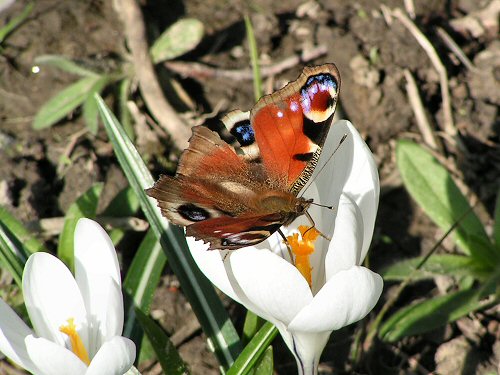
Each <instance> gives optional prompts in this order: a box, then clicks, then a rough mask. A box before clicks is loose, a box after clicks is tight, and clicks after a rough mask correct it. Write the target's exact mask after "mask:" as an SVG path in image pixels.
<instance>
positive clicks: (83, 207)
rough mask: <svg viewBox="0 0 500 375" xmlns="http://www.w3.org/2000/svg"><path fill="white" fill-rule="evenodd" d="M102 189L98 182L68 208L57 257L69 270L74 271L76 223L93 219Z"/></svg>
mask: <svg viewBox="0 0 500 375" xmlns="http://www.w3.org/2000/svg"><path fill="white" fill-rule="evenodd" d="M102 188H103V184H102V183H100V182H99V183H97V184H95V185H94V186H92V187H91V188H90V189H88V190H87V191H86V192H85V193H83V194H82V195H81V196H80V197H79V198H78V199H77V200H76V201H75V202H74V203H73V204H72V205H71V206H70V207H69V209H68V212H67V213H66V216H65V220H64V227H63V230H62V232H61V234H60V236H59V245H58V246H57V257H58V258H59V259H61V260H62V261H63V262H64V263H66V265H67V266H68V267H69V269H70V270H73V269H74V252H73V250H74V236H75V228H76V223H77V222H78V220H80V219H81V218H82V217H86V218H89V219H93V218H95V216H96V211H97V205H98V204H99V197H100V196H101V192H102Z"/></svg>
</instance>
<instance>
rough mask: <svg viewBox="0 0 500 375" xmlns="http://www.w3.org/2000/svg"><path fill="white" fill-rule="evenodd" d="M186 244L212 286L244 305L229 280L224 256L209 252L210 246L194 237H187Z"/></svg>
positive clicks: (217, 252)
mask: <svg viewBox="0 0 500 375" xmlns="http://www.w3.org/2000/svg"><path fill="white" fill-rule="evenodd" d="M186 242H187V244H188V247H189V249H190V251H191V255H192V256H193V258H194V261H195V262H196V264H197V265H198V268H199V269H200V270H201V272H203V274H204V275H205V276H206V277H208V279H209V280H210V281H211V282H212V284H214V285H215V286H216V287H217V288H219V289H220V290H221V291H222V292H224V293H225V294H226V295H228V296H229V297H231V298H232V299H233V300H235V301H236V302H238V303H241V304H243V302H242V301H241V300H240V299H239V298H238V296H237V294H236V291H235V290H234V288H233V285H232V284H231V281H230V280H229V277H228V274H227V272H226V268H225V265H224V255H222V254H221V252H219V251H216V250H214V251H211V250H208V246H209V245H208V244H206V243H204V242H203V241H201V240H196V239H195V238H194V237H186ZM235 251H240V250H235Z"/></svg>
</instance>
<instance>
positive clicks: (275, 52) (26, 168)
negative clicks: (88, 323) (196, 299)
mask: <svg viewBox="0 0 500 375" xmlns="http://www.w3.org/2000/svg"><path fill="white" fill-rule="evenodd" d="M111 3H112V2H110V1H102V0H86V1H81V0H80V1H79V0H70V1H57V0H53V1H52V0H40V1H37V2H36V3H35V6H34V9H33V11H32V13H31V15H30V17H29V18H28V19H27V21H26V22H25V23H23V24H22V25H21V26H20V27H19V28H18V29H17V30H15V31H14V32H13V33H12V34H11V35H9V36H8V38H7V39H6V40H5V41H4V42H3V43H2V44H1V50H0V52H1V53H0V204H2V205H3V206H6V207H7V208H8V209H9V211H10V212H12V213H13V214H14V215H15V216H16V217H17V218H18V219H20V220H22V221H23V222H25V223H31V222H36V221H38V220H40V219H45V218H53V217H61V216H63V215H64V213H65V212H66V210H67V209H68V207H69V205H70V204H71V203H72V202H74V200H75V199H76V198H77V197H78V196H79V195H80V194H82V193H83V192H84V191H85V190H87V189H88V188H89V187H90V186H91V185H92V184H93V183H95V182H97V181H103V182H104V183H105V188H104V190H105V197H112V196H114V194H116V192H117V191H118V190H120V189H122V188H123V187H124V186H125V185H126V180H125V178H124V176H123V175H122V173H121V171H120V169H119V166H118V165H117V162H116V160H115V158H114V156H113V152H112V149H111V147H110V145H109V144H108V142H107V140H106V135H105V132H104V131H103V129H102V128H101V129H100V130H99V132H98V134H97V135H96V136H93V135H92V134H90V133H89V132H87V131H85V126H84V123H83V120H82V117H81V116H80V111H78V110H77V111H75V112H74V113H73V114H72V116H71V117H70V118H66V119H65V120H63V121H61V122H60V123H58V124H57V125H56V126H53V127H51V128H49V129H46V130H40V131H35V130H33V128H32V122H33V118H34V115H35V114H36V112H37V110H38V109H39V108H40V106H41V105H42V104H43V103H45V102H46V101H47V100H48V98H50V97H51V96H53V95H55V94H56V93H58V92H59V91H60V90H61V89H63V88H64V87H66V86H67V85H68V84H70V83H71V82H74V80H75V76H73V75H71V74H68V73H64V72H61V71H60V70H57V69H54V68H49V67H42V69H41V71H40V72H39V73H36V74H35V73H33V71H32V67H33V65H34V59H35V57H37V56H39V55H43V54H59V55H64V56H66V57H68V58H71V59H74V60H77V61H80V62H83V63H85V64H89V66H92V67H98V68H99V69H112V68H113V66H117V65H119V64H121V63H122V62H123V61H130V55H129V53H128V51H127V46H126V44H125V37H124V31H123V25H122V24H121V22H120V19H119V17H118V16H117V14H116V12H115V11H114V9H113V7H112V4H111ZM140 3H141V6H142V11H143V15H144V17H145V20H146V22H145V24H146V25H147V30H148V35H149V37H150V38H151V40H150V42H151V41H152V40H154V38H155V37H157V36H158V35H159V34H160V33H161V31H162V30H164V29H165V27H167V26H168V25H170V24H171V23H173V22H174V21H175V20H177V19H179V18H183V17H192V18H196V19H199V20H200V21H202V23H203V25H204V27H205V38H204V40H203V41H202V43H201V44H200V45H199V46H198V47H197V48H196V49H195V50H193V51H191V52H190V53H188V54H187V55H185V56H182V57H181V58H179V59H178V60H179V61H192V62H199V63H204V64H207V65H209V66H212V67H216V68H217V69H221V70H227V69H235V70H243V69H248V68H249V67H250V57H249V51H248V46H247V41H246V38H245V25H244V22H243V14H248V15H249V16H250V18H251V20H252V22H253V26H254V29H255V35H256V38H257V44H258V48H259V52H260V61H261V64H262V66H273V65H275V64H276V63H278V62H280V61H283V60H286V59H290V58H291V57H293V56H297V54H300V53H301V52H303V51H308V50H311V49H312V48H315V47H317V46H324V47H326V48H325V53H324V54H322V55H321V56H319V57H318V58H316V59H314V60H311V61H307V62H299V63H297V64H295V65H294V66H293V67H291V68H289V69H286V70H280V71H278V72H277V74H274V75H272V76H270V77H267V78H265V80H264V86H265V88H266V90H267V91H271V90H272V89H275V88H277V87H280V86H282V85H283V84H284V83H286V82H288V81H289V80H292V79H295V78H296V77H297V75H298V73H299V72H300V70H301V69H302V66H303V65H305V64H311V65H312V64H319V63H322V62H334V63H335V64H337V66H338V67H339V70H340V72H341V75H342V90H341V107H342V111H343V117H346V118H348V119H350V120H351V122H352V123H353V124H354V125H355V126H356V127H357V128H358V129H359V130H360V132H361V134H362V135H363V137H364V138H365V139H366V141H367V143H368V145H369V146H370V148H371V149H372V151H373V152H374V154H375V157H376V161H377V164H378V167H379V171H380V177H381V183H382V197H381V201H380V209H379V215H378V221H377V227H376V234H375V240H374V242H373V246H372V250H371V252H370V262H371V266H372V268H374V270H375V271H376V270H378V269H381V268H382V267H384V266H386V265H388V264H390V263H392V262H394V261H396V260H399V259H404V258H408V257H412V256H416V255H419V254H424V253H426V251H428V250H429V249H430V248H431V247H432V246H433V245H434V244H435V242H436V241H437V239H438V238H439V237H440V236H441V235H442V232H441V231H440V230H438V229H437V228H436V226H435V225H434V224H433V223H432V222H431V221H430V220H429V219H428V218H427V217H426V216H425V214H423V213H422V211H421V209H419V208H418V207H417V206H416V204H415V203H414V202H413V201H412V199H411V198H410V197H409V195H408V194H407V193H406V191H405V189H404V188H403V186H402V183H401V180H400V178H399V175H398V172H397V170H396V166H395V156H394V149H395V143H396V140H398V139H401V138H409V139H414V140H417V141H419V142H421V143H423V142H424V141H423V139H422V134H421V132H420V130H419V128H418V127H417V124H416V120H415V115H414V112H413V109H412V106H411V104H410V102H409V100H408V95H407V89H406V79H405V70H407V71H408V72H411V74H412V75H413V77H414V78H415V80H416V83H417V88H418V90H419V92H420V96H421V99H422V101H423V105H424V108H425V115H426V116H427V118H428V120H429V122H430V124H431V126H432V127H433V128H434V129H436V130H437V134H438V137H439V139H441V140H444V144H445V149H446V151H445V155H446V157H448V158H449V159H451V160H453V161H456V163H455V165H456V166H457V175H458V176H459V177H460V178H461V179H462V180H463V181H464V183H465V185H467V186H468V187H469V188H470V190H471V191H473V192H474V193H475V194H476V195H477V196H478V197H479V199H480V200H481V202H482V203H483V204H484V207H485V208H486V210H485V215H484V217H485V218H487V217H488V215H489V216H491V215H492V212H493V207H494V205H493V204H494V201H495V197H496V193H497V190H498V187H499V186H500V149H499V141H500V138H499V129H500V128H499V126H500V122H499V112H498V105H499V104H500V42H499V41H498V39H497V36H498V34H497V33H498V13H499V11H500V5H499V1H498V0H448V1H444V0H415V1H414V11H415V15H414V23H415V24H416V25H417V26H418V27H419V29H420V30H421V31H422V33H423V35H425V37H426V38H427V39H428V41H429V42H430V43H431V44H432V45H433V46H434V48H435V49H436V51H437V53H438V55H439V57H440V59H441V61H442V63H443V64H444V67H445V69H446V72H447V74H448V76H447V79H448V83H449V90H450V106H451V109H452V113H453V120H454V123H455V126H456V128H457V129H458V131H459V132H460V135H461V139H462V140H463V142H464V144H465V146H466V148H467V150H468V151H467V152H466V153H465V152H463V151H461V150H460V149H457V148H455V147H454V145H453V142H450V134H449V132H447V131H446V129H445V121H446V120H445V116H444V110H443V105H442V103H443V102H442V100H441V91H440V81H439V75H438V72H437V70H436V68H435V67H434V65H433V63H432V62H431V59H430V58H429V55H428V53H427V52H426V51H425V50H424V49H423V48H422V47H421V46H420V45H419V43H418V41H417V40H416V39H415V37H414V35H413V34H412V33H410V31H409V30H408V28H406V27H405V26H404V25H403V24H402V23H401V22H400V21H399V20H398V19H397V18H395V17H391V11H392V10H394V9H395V8H397V7H400V8H401V9H402V10H403V12H404V11H405V8H404V4H403V2H402V1H397V0H388V1H384V2H376V1H370V0H359V1H347V0H337V1H329V0H323V1H304V0H282V1H277V2H268V1H265V0H255V1H252V2H245V1H232V2H227V1H218V0H208V1H199V0H186V1H184V2H180V1H169V2H162V1H147V0H142V1H140ZM404 3H405V4H411V3H412V1H405V2H404ZM26 4H27V2H26V1H24V0H19V1H17V2H16V3H15V4H14V5H12V6H11V7H10V8H8V9H7V10H5V11H3V12H2V13H0V25H3V24H5V23H6V22H7V21H8V20H10V19H11V18H12V17H14V16H15V15H17V14H19V13H20V12H21V11H22V9H23V8H24V6H25V5H26ZM167 4H168V5H167ZM485 9H486V11H484V10H485ZM440 29H442V30H444V31H445V32H446V33H447V34H448V35H450V36H451V37H452V38H453V40H454V41H455V42H456V43H457V44H458V47H459V49H460V50H461V52H463V54H464V55H465V57H466V58H468V59H467V60H466V61H465V62H464V60H463V59H461V57H460V54H459V53H457V52H456V51H454V50H452V49H451V47H450V44H449V43H448V42H446V41H445V40H444V39H443V38H442V37H441V36H440V35H441V34H440V31H439V30H440ZM157 68H158V70H159V71H163V73H165V67H162V66H158V67H157ZM171 74H172V75H173V77H174V78H175V79H176V80H177V82H179V83H180V85H181V86H182V87H183V89H184V91H185V92H186V93H187V94H188V95H189V97H190V98H191V99H190V103H191V104H190V105H183V106H179V111H182V112H183V113H182V116H183V118H184V119H186V121H188V122H189V123H190V124H191V125H193V124H195V123H196V122H197V121H201V120H200V119H201V118H203V117H202V116H203V115H206V114H210V115H209V116H207V117H210V116H211V117H213V116H220V115H221V114H223V113H224V112H225V111H228V110H231V109H234V108H241V109H244V110H247V109H249V108H251V106H252V105H253V103H254V99H253V87H252V82H251V81H250V80H248V79H245V78H241V79H221V78H217V79H215V78H210V77H208V78H207V77H196V76H190V77H189V76H188V77H186V76H185V75H184V76H183V75H179V74H176V73H175V72H174V73H172V72H171ZM132 89H133V88H132ZM114 93H116V88H110V89H108V90H107V91H106V92H105V93H104V96H105V97H106V99H107V100H108V101H109V103H110V105H112V104H113V94H114ZM131 98H132V99H133V100H135V101H136V102H137V105H138V107H139V108H141V110H143V111H147V110H146V109H145V108H144V102H143V101H142V99H141V96H140V94H139V93H138V92H137V91H133V92H132V94H131ZM152 143H153V144H151V142H141V143H140V144H139V150H140V152H141V154H143V155H147V158H148V160H149V165H150V168H151V170H152V171H154V173H155V174H158V173H159V172H160V171H162V170H165V169H170V171H173V170H174V167H175V163H176V160H177V157H178V155H179V150H177V149H176V148H175V147H173V146H172V143H170V142H169V141H168V139H167V138H166V137H165V136H164V135H163V134H161V133H160V134H159V135H157V136H156V137H153V141H152ZM68 158H69V159H70V160H71V162H70V163H65V162H63V159H68ZM105 203H106V202H102V204H103V206H104V205H105ZM489 224H491V222H490V223H489ZM41 235H43V236H44V238H45V239H46V241H47V243H48V245H49V246H50V247H51V248H55V247H54V245H55V239H56V237H53V236H50V235H49V234H47V233H45V234H43V233H42V234H41ZM137 237H140V234H139V235H138V236H137ZM447 246H448V244H447V243H445V244H444V247H445V248H446V247H447ZM126 250H127V249H121V248H120V247H119V251H123V252H126ZM446 250H447V251H451V250H453V249H450V248H447V249H446ZM126 258H127V257H124V262H125V263H126V261H127V259H126ZM176 286H177V282H176V279H175V276H174V275H172V273H171V271H170V270H168V269H167V270H165V274H164V278H163V280H162V284H161V286H160V287H159V288H158V290H157V293H156V296H155V302H154V307H153V316H154V317H155V319H157V320H158V321H159V322H161V324H162V325H163V327H164V328H165V330H166V331H167V332H168V333H169V334H171V335H175V334H176V333H178V332H180V331H181V330H183V329H186V327H192V326H193V321H194V320H195V317H194V315H193V313H192V312H191V310H190V307H189V304H188V303H187V301H186V299H185V298H184V296H183V295H182V292H181V291H180V290H179V289H178V288H176ZM394 288H395V285H393V284H391V283H386V285H385V289H384V294H383V296H382V298H381V301H380V302H379V305H378V307H377V308H376V311H377V309H379V308H380V306H381V305H382V303H383V302H384V301H385V300H386V299H387V298H388V296H390V295H391V292H393V291H394ZM437 293H438V291H437V290H436V288H435V285H434V284H433V283H428V284H425V285H419V286H417V287H415V288H410V289H409V290H408V291H407V292H406V294H405V295H404V296H403V298H402V299H401V301H400V303H401V304H404V303H409V302H411V301H412V300H415V299H421V298H425V297H429V296H432V295H435V294H437ZM227 304H228V308H229V309H230V312H231V314H232V316H234V318H235V324H236V325H237V327H241V325H242V321H243V316H244V315H243V312H244V311H243V309H242V308H241V307H240V306H237V305H234V304H233V303H231V302H230V301H227ZM488 314H489V315H488V316H489V317H490V319H489V320H488V321H489V322H493V323H489V324H486V323H484V319H483V317H484V316H483V315H481V314H477V315H474V316H469V317H466V318H462V319H461V320H460V321H459V322H457V323H456V324H452V325H450V326H448V327H446V328H443V329H442V330H440V331H439V332H432V333H430V334H427V335H422V336H416V337H411V338H407V339H404V340H402V341H400V342H398V343H397V344H395V345H389V344H383V343H378V344H377V348H376V354H377V355H372V356H371V357H370V358H366V359H364V360H363V361H361V362H359V363H356V364H355V365H354V364H353V362H352V359H350V358H348V354H349V347H350V345H351V344H352V342H353V340H354V337H353V332H354V330H353V328H352V327H348V328H345V329H342V330H341V331H338V332H335V333H334V334H333V335H332V338H331V340H330V341H329V344H328V346H327V348H326V350H325V352H324V353H323V356H322V361H321V366H320V371H321V373H323V374H333V373H335V374H341V373H360V374H366V373H370V374H414V373H415V374H423V373H433V372H434V373H439V374H458V373H460V374H487V373H493V372H492V371H494V369H495V364H496V366H497V365H498V362H499V359H500V345H499V344H498V343H499V340H498V338H499V336H500V333H499V330H498V322H499V320H498V318H499V310H498V309H493V311H490V312H489V313H488ZM372 317H373V315H372ZM369 319H370V317H368V318H367V319H366V320H369ZM494 323H496V324H494ZM362 324H367V323H366V322H365V323H362ZM188 332H190V334H189V335H184V336H182V335H181V336H179V335H178V336H177V337H181V338H180V339H179V340H178V342H177V344H178V348H179V351H180V354H181V356H182V357H183V359H184V360H185V361H186V362H187V363H188V365H189V366H190V369H191V371H192V373H193V374H216V373H218V369H217V368H218V367H217V362H216V360H215V357H214V356H213V355H212V354H211V353H210V352H209V350H208V349H207V345H206V341H205V339H204V335H203V333H202V332H201V331H200V330H199V329H198V330H196V329H191V330H190V329H188ZM275 344H276V345H275V353H276V355H275V363H276V373H277V374H289V373H294V372H295V361H294V360H293V357H292V356H291V355H290V354H289V353H288V352H287V350H286V349H285V348H284V345H283V343H282V342H281V341H280V339H279V338H278V339H276V341H275ZM465 357H467V361H465V359H464V358H465ZM451 358H453V359H454V360H453V361H451V362H453V363H450V359H451ZM462 359H464V360H462ZM464 361H465V362H466V363H465V362H464ZM454 366H455V367H454ZM457 366H458V367H457ZM140 369H141V370H142V371H143V372H142V373H143V374H157V373H160V370H159V366H158V365H157V364H156V363H155V362H148V363H144V364H141V368H140ZM2 371H6V372H5V373H12V374H14V373H19V372H18V370H14V369H12V368H11V367H10V366H9V365H8V364H7V363H6V362H4V363H3V367H0V373H3V372H2Z"/></svg>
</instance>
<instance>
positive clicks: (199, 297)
mask: <svg viewBox="0 0 500 375" xmlns="http://www.w3.org/2000/svg"><path fill="white" fill-rule="evenodd" d="M96 100H97V102H98V107H99V111H100V113H101V117H102V120H103V123H104V126H105V128H106V131H107V132H108V136H109V139H110V141H111V143H112V144H113V146H114V150H115V154H116V156H117V158H118V161H119V163H120V165H121V167H122V169H123V171H124V173H125V175H126V176H127V179H128V181H129V183H130V185H131V186H132V188H133V189H134V191H135V193H136V195H137V196H138V198H139V201H140V203H141V207H142V210H143V212H144V214H145V216H146V218H147V219H148V221H149V223H150V225H151V228H152V229H153V231H154V233H155V235H156V236H157V238H159V239H160V243H161V245H162V247H163V250H164V251H165V252H166V254H167V256H168V261H169V264H170V266H171V267H172V269H173V271H174V272H175V274H176V275H177V277H178V278H179V281H180V283H181V287H182V290H183V292H184V294H185V295H186V297H187V299H188V300H189V302H190V303H191V306H192V308H193V311H194V312H195V314H196V316H197V317H198V320H199V321H200V324H201V326H202V327H203V330H204V331H205V334H206V335H207V337H208V338H209V340H210V344H211V345H212V346H213V348H214V351H215V354H216V356H217V358H218V359H219V362H220V363H221V365H222V366H223V367H226V368H228V367H229V366H230V365H231V364H232V363H233V362H234V359H235V358H236V356H237V354H238V353H239V351H240V348H241V344H240V341H239V337H238V334H237V332H236V330H235V328H234V326H233V324H232V322H231V320H230V319H229V316H228V314H227V311H226V310H225V309H224V307H223V305H222V303H221V301H220V299H219V297H218V296H217V294H216V292H215V289H214V287H213V286H212V284H210V282H209V281H208V280H207V279H206V277H205V276H204V275H203V274H201V272H200V271H199V269H198V267H197V266H196V263H195V262H194V260H193V258H192V256H191V254H190V253H189V251H187V245H186V242H185V238H184V234H183V232H182V231H181V230H180V229H179V228H178V227H174V226H171V225H170V224H169V223H168V221H167V220H166V219H164V218H163V217H162V216H161V213H160V210H159V209H158V208H157V207H156V202H155V201H154V200H153V199H152V198H148V197H147V196H146V193H145V192H144V189H146V188H149V187H151V186H152V185H153V178H152V177H151V174H150V173H149V171H148V169H147V168H146V166H145V165H144V162H143V161H142V159H141V157H140V155H139V154H138V153H137V150H136V149H135V148H134V146H133V145H132V143H131V142H130V140H129V139H128V138H127V137H126V134H125V132H124V130H123V128H122V127H121V126H120V124H119V123H118V121H117V120H116V118H115V116H114V115H113V114H112V113H111V112H110V111H109V109H108V108H107V107H106V104H105V103H104V102H103V100H102V98H101V97H100V96H98V95H96Z"/></svg>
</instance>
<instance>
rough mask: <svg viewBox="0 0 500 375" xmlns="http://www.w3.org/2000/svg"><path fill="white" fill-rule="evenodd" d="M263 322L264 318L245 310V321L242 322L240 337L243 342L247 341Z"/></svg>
mask: <svg viewBox="0 0 500 375" xmlns="http://www.w3.org/2000/svg"><path fill="white" fill-rule="evenodd" d="M264 323H265V320H264V319H262V318H261V317H259V316H257V315H255V314H254V313H253V312H251V311H250V310H247V313H246V316H245V323H244V324H243V337H242V338H241V339H242V341H243V344H246V343H247V342H249V341H250V340H251V339H252V337H254V335H255V334H256V333H257V331H258V330H259V329H260V327H262V325H263V324H264Z"/></svg>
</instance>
